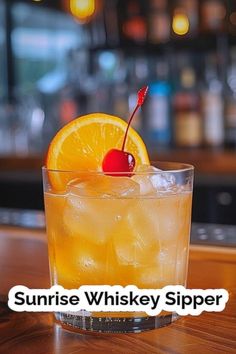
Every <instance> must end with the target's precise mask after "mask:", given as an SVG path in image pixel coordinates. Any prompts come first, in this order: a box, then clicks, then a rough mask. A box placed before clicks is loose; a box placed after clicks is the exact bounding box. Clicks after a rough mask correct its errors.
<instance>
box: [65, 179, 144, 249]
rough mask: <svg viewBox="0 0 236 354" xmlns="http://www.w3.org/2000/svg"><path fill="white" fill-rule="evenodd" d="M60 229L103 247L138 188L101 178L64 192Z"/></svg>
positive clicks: (128, 181) (119, 181)
mask: <svg viewBox="0 0 236 354" xmlns="http://www.w3.org/2000/svg"><path fill="white" fill-rule="evenodd" d="M67 192H68V194H67V198H66V202H65V208H64V213H63V215H64V225H65V229H66V232H67V233H68V235H70V236H74V237H81V238H83V239H87V240H90V241H92V242H94V243H97V244H103V243H105V242H107V241H108V240H109V238H110V237H111V233H112V229H114V228H116V227H117V224H118V223H119V222H120V221H121V220H122V218H123V216H124V215H125V214H126V213H127V208H128V207H129V203H130V202H131V200H132V199H129V198H130V197H134V196H137V195H139V185H138V184H137V183H136V182H134V181H132V180H131V179H129V178H127V177H109V176H101V177H98V178H96V179H95V178H93V179H88V180H86V181H83V182H80V183H78V184H75V182H73V184H70V185H69V186H68V188H67Z"/></svg>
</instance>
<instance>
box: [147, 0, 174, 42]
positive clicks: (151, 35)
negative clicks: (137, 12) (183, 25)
mask: <svg viewBox="0 0 236 354" xmlns="http://www.w3.org/2000/svg"><path fill="white" fill-rule="evenodd" d="M148 5H149V6H148V40H149V42H150V43H153V44H158V43H165V42H167V41H168V40H169V39H170V26H171V24H170V13H169V11H168V0H149V3H148Z"/></svg>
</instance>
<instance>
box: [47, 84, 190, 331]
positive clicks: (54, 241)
mask: <svg viewBox="0 0 236 354" xmlns="http://www.w3.org/2000/svg"><path fill="white" fill-rule="evenodd" d="M146 93H147V87H144V88H143V89H142V90H140V91H139V93H138V100H137V106H136V107H135V110H134V112H133V114H132V115H131V118H130V120H129V123H128V125H127V123H125V122H124V121H123V120H122V119H120V118H118V117H114V116H110V115H106V114H102V113H96V114H90V115H87V116H83V117H79V118H78V119H75V120H74V121H72V122H71V123H69V124H68V125H66V126H65V127H63V128H62V129H61V130H60V131H59V132H58V133H57V135H56V136H55V137H54V139H53V140H52V142H51V145H50V147H49V151H48V155H47V161H46V167H45V168H44V169H43V179H44V193H45V194H44V195H45V211H46V221H47V234H48V249H49V261H50V271H51V283H52V285H56V284H58V285H61V286H63V287H64V288H66V289H76V288H79V287H80V286H82V285H121V286H127V285H135V286H137V287H138V288H140V289H160V288H162V287H164V286H166V285H185V284H186V274H187V262H188V246H189V234H190V222H191V205H192V183H193V167H192V166H190V165H185V164H180V163H161V162H158V163H156V164H155V166H154V165H151V164H150V161H149V157H148V153H147V150H146V147H145V145H144V143H143V141H142V139H141V137H140V136H139V135H138V134H137V133H136V132H135V131H134V130H133V129H132V128H131V127H130V123H131V120H132V118H133V116H134V113H135V112H136V111H137V109H138V108H139V107H140V106H141V105H142V104H143V102H144V98H145V95H146ZM56 318H57V320H58V321H59V322H60V323H61V324H62V325H63V326H66V327H68V326H69V328H71V329H79V330H88V331H97V332H140V331H144V330H148V329H153V328H157V327H161V326H164V325H166V324H168V323H171V322H172V321H174V320H175V319H176V318H177V316H176V314H175V313H166V312H162V313H160V314H159V315H158V316H155V317H154V316H153V317H150V316H147V315H146V314H145V313H142V312H129V311H128V312H125V313H120V312H109V313H107V312H92V313H89V312H87V311H85V310H84V309H81V310H80V311H78V312H76V313H75V312H72V313H71V312H69V313H66V312H60V313H56Z"/></svg>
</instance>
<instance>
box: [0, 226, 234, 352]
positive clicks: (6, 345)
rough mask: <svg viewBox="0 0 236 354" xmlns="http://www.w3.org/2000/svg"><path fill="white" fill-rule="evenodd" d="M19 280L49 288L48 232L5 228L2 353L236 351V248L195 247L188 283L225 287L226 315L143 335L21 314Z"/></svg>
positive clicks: (1, 240)
mask: <svg viewBox="0 0 236 354" xmlns="http://www.w3.org/2000/svg"><path fill="white" fill-rule="evenodd" d="M18 284H23V285H26V286H29V287H32V288H33V287H37V288H41V287H48V286H49V275H48V263H47V244H46V237H45V234H44V233H43V232H36V231H27V230H20V229H12V228H0V295H1V296H0V354H76V353H78V354H83V353H103V354H106V353H118V354H119V353H124V354H126V353H127V354H129V353H130V354H139V353H140V354H148V353H171V354H175V353H176V354H177V353H178V354H182V353H183V354H185V353H186V354H187V353H192V354H194V353H200V354H208V353H209V354H211V353H236V252H235V250H232V249H231V252H229V251H227V250H225V252H224V249H219V248H213V249H212V248H206V247H200V246H193V247H191V250H190V265H189V277H188V286H189V287H192V288H218V287H219V288H226V289H227V290H228V291H229V293H230V299H229V302H228V304H227V306H226V308H225V310H224V311H223V312H221V313H203V314H202V315H201V316H198V317H192V316H187V317H183V318H182V319H180V320H178V321H176V322H175V323H173V324H172V325H170V326H168V327H165V328H161V329H157V330H153V331H149V332H144V333H141V334H120V335H101V336H92V335H80V334H76V333H72V332H69V331H66V330H64V329H62V328H61V327H60V326H59V325H57V324H55V323H54V321H53V316H52V315H51V314H47V313H25V312H23V313H16V312H13V311H11V310H9V308H8V307H7V294H8V291H9V289H10V288H11V287H12V286H14V285H18Z"/></svg>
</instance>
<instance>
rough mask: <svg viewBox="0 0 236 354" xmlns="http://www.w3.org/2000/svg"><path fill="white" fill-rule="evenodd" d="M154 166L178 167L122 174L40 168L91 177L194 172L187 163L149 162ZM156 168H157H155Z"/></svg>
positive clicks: (192, 167)
mask: <svg viewBox="0 0 236 354" xmlns="http://www.w3.org/2000/svg"><path fill="white" fill-rule="evenodd" d="M156 164H160V165H164V164H166V165H178V166H179V168H173V169H172V168H171V169H168V170H161V169H160V171H133V172H130V171H123V172H111V173H108V172H103V171H99V170H58V169H53V168H47V167H46V166H43V167H42V171H43V172H44V171H47V172H52V173H53V172H55V173H78V174H91V175H98V176H104V175H108V176H109V175H114V176H120V175H124V174H127V175H130V174H132V175H154V174H161V173H182V172H187V171H194V169H195V167H194V166H193V165H191V164H188V163H182V162H174V161H172V162H170V161H150V166H153V167H156ZM156 168H158V167H156Z"/></svg>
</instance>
